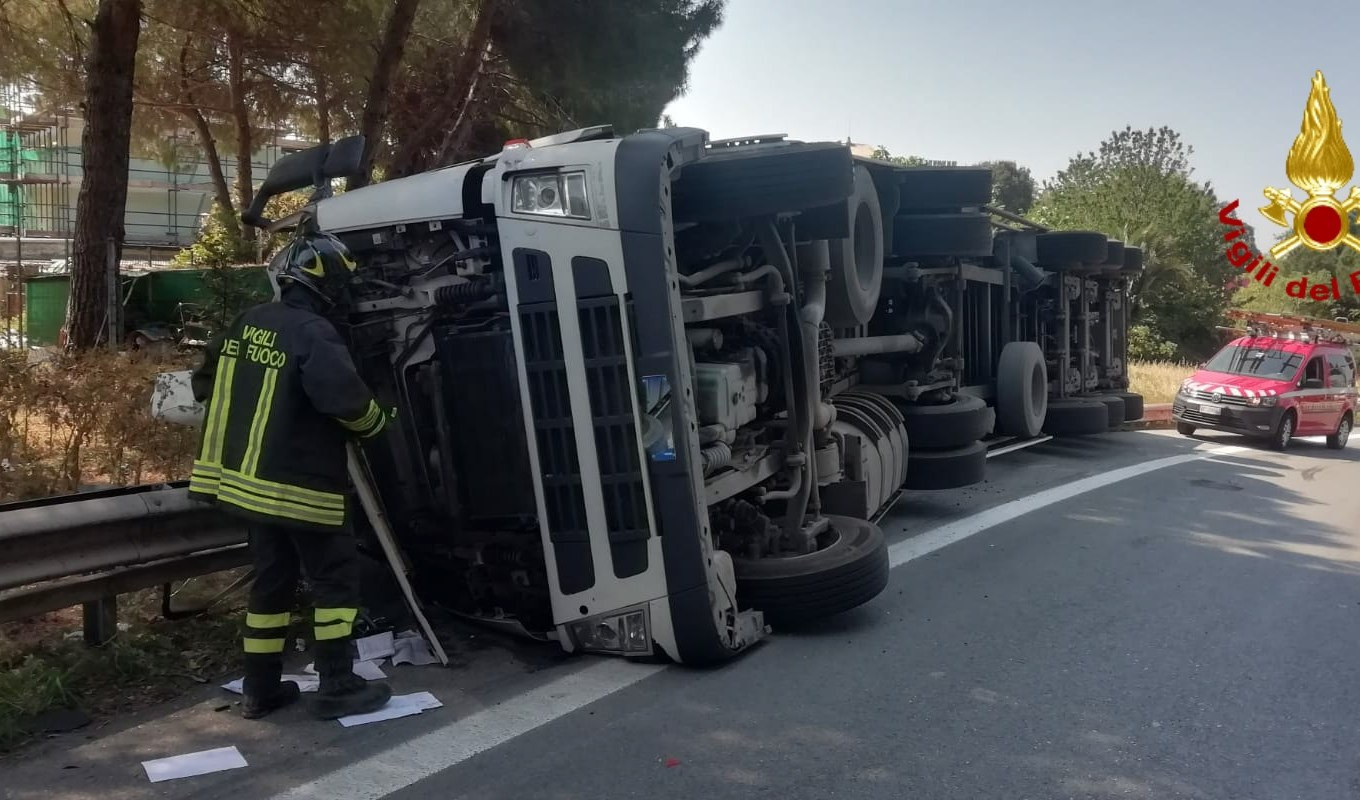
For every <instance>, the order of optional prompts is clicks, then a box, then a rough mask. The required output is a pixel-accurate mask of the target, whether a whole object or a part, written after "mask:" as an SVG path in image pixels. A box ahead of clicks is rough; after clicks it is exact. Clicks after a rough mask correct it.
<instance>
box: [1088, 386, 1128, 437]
mask: <svg viewBox="0 0 1360 800" xmlns="http://www.w3.org/2000/svg"><path fill="white" fill-rule="evenodd" d="M1076 399H1078V400H1094V401H1096V402H1097V403H1103V404H1104V405H1105V414H1106V417H1105V424H1106V425H1107V426H1108V427H1109V428H1110V429H1111V430H1114V429H1117V428H1119V427H1120V426H1121V425H1123V424H1124V399H1123V398H1121V397H1119V396H1117V395H1112V394H1079V395H1077V398H1076Z"/></svg>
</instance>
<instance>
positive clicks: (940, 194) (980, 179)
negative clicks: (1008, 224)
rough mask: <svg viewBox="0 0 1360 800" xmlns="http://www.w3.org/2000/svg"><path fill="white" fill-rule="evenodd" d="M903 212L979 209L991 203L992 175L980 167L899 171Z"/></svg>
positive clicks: (905, 169) (926, 168)
mask: <svg viewBox="0 0 1360 800" xmlns="http://www.w3.org/2000/svg"><path fill="white" fill-rule="evenodd" d="M897 174H898V176H900V180H901V186H900V188H899V189H898V195H899V196H900V197H901V198H902V205H901V208H900V209H899V210H900V211H934V210H946V209H948V210H954V209H959V208H977V207H978V206H982V205H986V204H987V203H990V202H992V171H991V170H990V169H985V168H983V169H979V168H977V167H903V168H901V169H899V170H897Z"/></svg>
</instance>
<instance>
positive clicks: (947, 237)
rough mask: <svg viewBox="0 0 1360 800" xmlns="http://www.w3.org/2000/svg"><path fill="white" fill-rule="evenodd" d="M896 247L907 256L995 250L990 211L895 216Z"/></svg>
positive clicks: (952, 255) (979, 253) (961, 254)
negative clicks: (983, 212)
mask: <svg viewBox="0 0 1360 800" xmlns="http://www.w3.org/2000/svg"><path fill="white" fill-rule="evenodd" d="M893 247H894V249H895V250H896V255H899V256H904V257H907V258H931V257H942V258H946V257H947V258H963V257H966V256H977V257H982V256H989V255H991V254H992V220H991V218H990V217H988V216H987V215H986V214H981V213H968V214H910V215H901V216H898V217H897V218H896V219H895V220H893Z"/></svg>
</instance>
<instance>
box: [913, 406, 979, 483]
mask: <svg viewBox="0 0 1360 800" xmlns="http://www.w3.org/2000/svg"><path fill="white" fill-rule="evenodd" d="M898 408H900V409H901V410H902V417H903V418H904V419H905V420H906V423H907V441H908V442H909V443H910V447H911V455H912V456H913V457H915V453H916V451H917V450H920V449H925V450H941V449H946V448H951V447H963V446H964V445H967V444H970V443H972V442H976V441H977V440H978V439H981V438H982V437H984V436H986V435H987V433H988V427H989V425H988V423H989V422H990V416H989V415H988V413H987V403H986V402H984V401H983V400H982V398H980V397H974V396H972V395H970V394H961V395H957V396H955V398H954V399H953V400H952V401H950V402H948V403H941V404H938V405H923V404H918V403H910V404H907V403H903V404H899V405H898ZM908 474H910V471H908Z"/></svg>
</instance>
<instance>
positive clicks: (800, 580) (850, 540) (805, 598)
mask: <svg viewBox="0 0 1360 800" xmlns="http://www.w3.org/2000/svg"><path fill="white" fill-rule="evenodd" d="M827 518H828V519H830V520H831V529H832V531H833V532H834V533H835V537H836V538H835V539H834V541H832V542H831V543H830V544H829V545H828V546H827V547H825V548H823V549H821V550H818V551H817V552H815V553H808V554H807V555H800V556H789V557H787V558H736V557H733V558H732V565H733V568H734V571H735V573H736V576H737V601H738V604H739V605H740V606H741V607H743V608H754V609H758V610H760V611H763V612H765V619H766V621H767V622H769V623H770V624H771V625H773V626H783V625H797V624H799V623H802V622H809V621H812V620H816V619H820V618H822V617H828V616H831V615H833V614H839V613H841V612H843V611H849V610H850V609H852V608H855V607H856V606H860V605H863V604H864V603H867V602H869V601H870V600H872V599H874V598H875V597H877V596H878V594H879V593H880V592H882V591H883V589H884V587H886V586H887V585H888V543H887V541H886V539H885V538H884V536H883V531H882V530H881V529H880V528H879V527H878V526H877V525H875V524H873V523H872V522H869V521H867V520H862V519H854V518H853V517H838V516H832V515H830V514H828V515H827Z"/></svg>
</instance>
